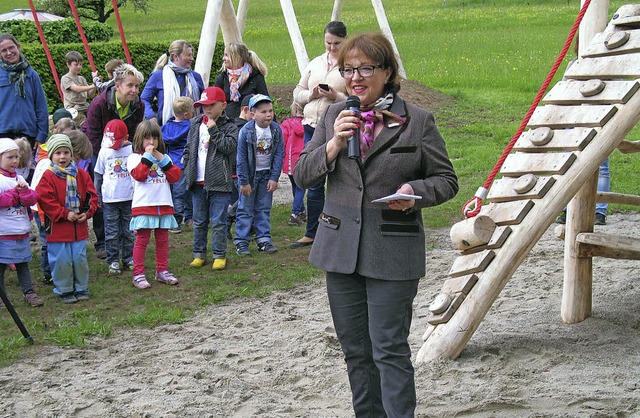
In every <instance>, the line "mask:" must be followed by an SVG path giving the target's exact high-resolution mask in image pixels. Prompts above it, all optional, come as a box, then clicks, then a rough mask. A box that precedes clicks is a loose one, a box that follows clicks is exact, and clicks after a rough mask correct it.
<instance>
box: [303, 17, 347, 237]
mask: <svg viewBox="0 0 640 418" xmlns="http://www.w3.org/2000/svg"><path fill="white" fill-rule="evenodd" d="M346 38H347V28H346V26H345V25H344V23H342V22H339V21H333V22H329V23H328V24H327V26H326V27H325V28H324V45H325V48H326V50H327V51H326V52H325V53H324V54H322V55H320V56H318V57H316V58H314V59H313V60H312V61H311V62H310V63H309V65H307V68H305V70H304V72H303V73H302V77H301V78H300V81H299V82H298V85H297V86H296V88H295V90H294V91H293V100H294V101H295V102H296V103H298V104H299V105H300V106H302V107H303V109H304V117H303V119H302V125H303V126H304V143H305V145H306V144H307V143H308V142H309V141H310V140H311V137H312V136H313V132H314V131H315V129H316V125H317V124H318V121H319V120H320V119H321V118H322V116H323V115H324V112H325V110H326V109H327V108H328V107H329V106H330V105H332V104H333V103H335V102H340V101H343V100H346V99H347V95H346V89H345V84H344V79H343V78H342V77H341V76H340V73H339V72H338V52H339V51H340V48H341V47H342V44H343V43H344V41H345V40H346ZM323 206H324V179H323V180H322V181H320V182H319V183H318V184H316V185H314V186H313V187H311V188H309V189H308V190H307V214H308V216H307V230H306V232H305V234H304V236H303V237H302V238H300V239H299V240H297V241H295V242H293V243H292V244H291V245H290V247H291V248H299V247H306V246H309V245H311V244H313V240H314V239H315V236H316V231H317V230H318V217H319V216H320V213H322V207H323Z"/></svg>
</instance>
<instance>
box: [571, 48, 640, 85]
mask: <svg viewBox="0 0 640 418" xmlns="http://www.w3.org/2000/svg"><path fill="white" fill-rule="evenodd" d="M564 77H565V78H573V79H577V80H590V79H592V78H599V79H601V80H611V79H627V80H632V79H636V78H639V77H640V60H639V59H638V56H637V55H636V54H627V55H616V56H613V57H596V58H579V59H578V60H576V62H574V63H573V65H572V66H571V67H569V68H568V69H567V71H566V72H565V73H564Z"/></svg>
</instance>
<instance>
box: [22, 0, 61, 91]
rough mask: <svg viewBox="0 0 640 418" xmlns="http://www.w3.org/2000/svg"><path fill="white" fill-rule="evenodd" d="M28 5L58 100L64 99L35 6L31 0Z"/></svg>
mask: <svg viewBox="0 0 640 418" xmlns="http://www.w3.org/2000/svg"><path fill="white" fill-rule="evenodd" d="M29 7H30V8H31V13H32V14H33V21H34V22H35V23H36V28H37V29H38V36H39V37H40V42H42V47H43V48H44V53H45V55H46V56H47V61H49V67H51V74H52V75H53V80H54V81H55V82H56V87H58V94H59V95H60V100H64V98H63V96H62V88H61V87H60V78H59V77H58V71H57V70H56V64H55V63H54V62H53V57H52V56H51V51H49V46H48V45H47V40H46V39H45V37H44V32H43V31H42V26H41V25H40V19H38V12H37V11H36V8H35V6H34V5H33V0H29Z"/></svg>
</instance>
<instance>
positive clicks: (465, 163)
mask: <svg viewBox="0 0 640 418" xmlns="http://www.w3.org/2000/svg"><path fill="white" fill-rule="evenodd" d="M233 3H234V5H235V6H237V4H238V3H237V0H234V1H233ZM444 4H445V3H443V2H442V0H403V1H386V2H384V6H385V9H386V12H387V17H388V20H389V23H390V25H391V28H392V30H393V33H394V37H395V40H396V42H397V46H398V49H399V51H400V54H401V56H402V59H403V62H404V66H405V68H406V72H407V75H408V77H409V78H410V79H412V80H416V81H418V82H420V83H422V84H424V85H427V86H429V87H432V88H435V89H437V90H440V91H442V92H444V93H446V94H448V95H450V96H452V97H453V98H454V99H455V100H454V101H453V103H452V104H450V105H447V106H443V107H440V108H437V109H433V111H434V113H435V116H436V120H437V122H438V126H439V128H440V130H441V131H442V134H443V136H444V137H445V139H446V141H447V146H448V149H449V153H450V156H451V158H452V160H453V162H454V165H455V168H456V171H457V173H458V175H459V178H460V185H461V189H460V193H459V194H458V196H457V197H456V198H455V199H453V200H452V201H451V202H448V203H447V204H444V205H442V206H440V207H437V208H432V209H429V210H426V211H424V218H425V223H426V225H427V226H429V227H447V226H450V225H451V224H452V223H453V222H455V221H456V220H458V219H460V218H461V215H460V208H461V206H462V204H463V203H464V202H465V201H467V200H468V199H469V198H471V197H472V196H473V194H474V192H475V190H476V189H477V188H478V187H479V186H481V185H482V183H483V182H484V180H485V178H486V177H487V175H488V174H489V172H490V171H491V168H492V167H493V165H494V164H495V162H496V161H497V159H498V157H499V154H500V153H501V152H502V150H503V149H504V147H505V146H506V144H507V143H508V141H509V140H510V139H511V137H512V135H513V134H514V132H515V131H516V129H517V127H518V125H519V123H520V121H521V119H522V117H523V116H524V114H525V112H526V110H527V109H528V107H529V105H530V103H531V101H532V100H533V98H534V97H535V94H536V92H537V90H538V88H539V86H540V85H541V83H542V82H543V80H544V78H545V77H546V75H547V73H548V71H549V69H550V68H551V65H552V64H553V61H554V60H555V58H556V56H557V54H558V53H559V52H560V50H561V49H562V46H563V45H564V42H565V39H566V37H567V34H568V32H569V30H570V28H571V25H572V24H573V21H574V19H575V16H576V14H577V12H578V10H579V6H580V4H579V1H577V0H530V1H528V2H523V1H519V0H493V1H484V0H466V1H464V0H449V1H447V2H446V6H445V5H444ZM623 4H626V2H621V1H612V2H611V7H610V15H611V13H612V12H613V11H615V10H616V9H617V8H618V7H620V6H621V5H623ZM149 5H150V10H149V11H148V13H147V14H142V13H133V10H132V8H123V9H122V10H121V14H122V18H123V21H124V26H125V31H126V35H127V39H128V40H153V41H161V42H166V43H167V45H169V43H170V42H171V41H173V40H174V39H179V38H184V39H188V40H193V41H196V40H198V39H199V36H200V28H201V25H202V19H203V16H204V10H205V6H206V2H205V1H203V0H202V1H193V0H186V1H183V2H182V3H181V4H180V7H179V13H178V12H177V9H176V7H175V3H174V2H172V1H170V0H150V2H149ZM293 5H294V8H295V11H296V14H297V16H298V20H299V26H300V29H301V31H302V35H303V38H304V40H305V43H306V47H307V53H308V56H309V57H314V56H316V55H318V54H320V53H321V52H322V51H323V42H322V30H323V28H324V25H325V24H326V22H327V21H328V20H329V19H330V16H331V8H332V6H333V1H330V0H323V1H321V2H309V1H302V0H294V1H293ZM27 7H28V3H27V1H26V0H4V1H3V2H2V3H1V4H0V13H3V12H6V11H9V10H12V9H13V8H27ZM342 20H343V21H344V22H345V23H346V24H347V27H348V28H349V30H350V32H351V33H356V32H362V31H367V30H373V29H375V28H376V27H377V22H376V18H375V14H374V13H373V9H372V6H371V2H370V1H369V0H349V1H346V2H345V5H344V9H343V13H342ZM109 23H110V24H113V25H114V28H115V20H114V19H113V18H112V19H111V20H110V21H109ZM115 33H117V31H115ZM221 37H222V36H221V34H219V35H218V39H221ZM244 41H245V42H246V43H247V45H249V47H250V48H251V49H253V50H254V51H256V52H257V54H258V55H259V56H260V57H261V58H262V59H263V60H264V61H265V62H266V63H267V65H268V66H269V70H270V71H269V75H268V77H267V82H268V83H269V84H274V85H275V84H279V85H283V84H288V85H293V84H295V83H296V82H297V80H298V77H299V74H298V69H297V64H296V60H295V56H294V53H293V47H292V45H291V41H290V38H289V35H288V32H287V31H286V26H285V22H284V18H283V15H282V11H281V10H280V2H278V1H275V0H271V1H268V0H267V1H262V2H256V1H253V2H250V6H249V11H248V17H247V23H246V29H245V33H244ZM570 58H571V57H568V58H567V61H568V60H569V59H570ZM563 69H564V68H561V70H560V73H562V71H563ZM558 77H560V76H558ZM401 94H402V92H401ZM284 105H287V104H284ZM631 137H632V139H640V134H638V133H637V132H636V131H633V132H632V136H631ZM639 168H640V167H639V164H638V160H637V158H634V156H633V155H622V154H620V153H618V152H614V153H613V154H612V157H611V172H612V190H615V191H619V192H625V193H635V194H640V185H639V184H638V182H637V181H635V176H634V175H633V174H635V173H637V172H638V169H639ZM611 209H613V210H629V209H631V208H626V207H621V206H613V207H612V208H611ZM287 216H288V208H284V207H277V208H275V210H274V219H273V225H274V230H273V235H274V239H275V243H276V245H278V246H279V247H280V248H281V251H280V252H278V253H277V254H275V255H273V256H267V255H263V254H256V255H254V256H252V257H250V258H244V259H239V258H237V257H236V256H235V254H230V267H229V269H228V270H226V271H223V272H218V273H215V274H214V273H212V272H211V271H210V270H207V269H202V270H194V269H190V268H188V267H186V266H187V264H188V263H189V261H191V250H190V249H191V239H192V234H191V233H190V232H189V233H183V234H181V235H178V236H172V237H171V238H170V239H171V244H170V245H171V247H172V248H171V262H170V265H171V267H172V269H173V270H175V273H176V275H177V276H178V277H179V278H180V279H181V284H180V286H179V287H178V288H169V287H166V286H162V285H156V286H154V287H153V288H152V289H151V290H150V291H148V292H140V291H137V290H136V289H134V288H133V287H132V286H131V284H130V277H129V276H128V275H125V274H123V275H122V276H120V277H118V278H114V277H111V276H108V275H107V266H106V263H104V262H94V261H95V258H94V257H93V252H92V251H89V253H90V254H89V258H90V260H91V271H92V281H91V291H92V294H93V298H92V300H91V301H89V302H84V303H79V304H76V305H74V306H62V305H61V304H59V303H57V302H56V301H55V300H54V298H53V296H51V295H50V289H49V288H42V287H41V289H40V293H41V294H42V295H44V296H47V297H48V299H47V304H46V306H45V307H44V308H42V309H32V308H27V307H26V306H25V305H24V304H23V303H22V302H21V301H17V303H16V305H17V306H18V310H19V313H20V315H21V316H22V319H23V320H24V321H25V322H26V325H27V328H28V329H29V330H30V331H31V332H32V334H33V335H34V337H35V339H36V341H37V342H38V343H44V344H49V343H51V344H60V345H81V344H83V343H84V338H85V337H86V336H89V335H96V334H101V335H108V334H109V333H110V331H111V329H112V328H113V327H118V326H129V325H141V326H152V325H154V324H157V323H161V322H180V321H183V320H185V319H186V318H188V317H189V315H190V313H191V311H193V310H194V309H199V308H200V307H202V306H205V305H207V304H211V303H215V302H219V301H222V300H227V299H229V298H233V297H238V296H240V297H244V296H247V297H249V296H252V297H253V296H260V295H263V294H265V293H267V292H270V291H272V290H273V289H285V288H288V287H291V286H296V285H299V284H301V283H308V282H310V281H311V280H312V278H313V277H314V276H317V275H319V274H320V272H318V271H316V270H315V269H314V268H312V267H310V266H309V264H308V263H307V262H306V254H307V251H306V250H304V251H292V250H288V249H287V248H286V246H287V244H288V242H290V241H291V240H295V239H297V238H298V237H299V236H300V235H301V232H302V230H301V229H300V228H291V227H287V226H286V219H287ZM151 250H152V249H151V248H150V249H149V255H148V260H149V265H153V256H152V253H151ZM32 272H33V273H34V274H33V276H34V281H35V282H36V283H40V279H39V277H40V274H39V268H38V264H37V262H36V261H34V262H33V264H32ZM6 276H7V279H8V280H7V288H8V291H9V293H10V295H11V296H13V298H14V299H17V295H18V294H19V290H18V289H17V286H16V284H15V282H16V280H15V278H14V277H15V276H14V275H13V273H7V275H6ZM24 347H25V343H24V341H23V340H22V338H21V337H20V334H19V332H18V330H17V328H16V327H15V325H14V324H13V321H12V320H11V318H10V317H9V315H8V314H7V313H6V311H2V310H0V364H1V363H2V362H6V361H8V360H9V359H11V358H14V357H15V356H20V355H25V354H27V353H29V352H30V350H25V349H24Z"/></svg>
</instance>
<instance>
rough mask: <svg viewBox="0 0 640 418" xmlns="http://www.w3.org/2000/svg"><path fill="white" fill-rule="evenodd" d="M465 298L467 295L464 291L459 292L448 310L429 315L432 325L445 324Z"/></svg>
mask: <svg viewBox="0 0 640 418" xmlns="http://www.w3.org/2000/svg"><path fill="white" fill-rule="evenodd" d="M464 298H465V296H464V294H463V293H457V294H456V297H455V298H454V299H453V301H452V302H451V305H449V307H448V308H447V310H446V311H444V312H443V313H441V314H440V315H432V316H431V317H429V319H427V322H428V323H430V324H431V325H438V324H444V323H445V322H447V321H449V320H450V319H451V317H452V316H453V314H454V313H455V312H456V310H457V309H458V308H459V307H460V305H461V304H462V301H464Z"/></svg>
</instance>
